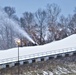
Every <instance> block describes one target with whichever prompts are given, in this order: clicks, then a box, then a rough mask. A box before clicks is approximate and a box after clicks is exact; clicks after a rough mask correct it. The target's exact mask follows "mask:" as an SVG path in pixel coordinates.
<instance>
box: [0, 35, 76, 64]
mask: <svg viewBox="0 0 76 75" xmlns="http://www.w3.org/2000/svg"><path fill="white" fill-rule="evenodd" d="M75 50H76V34H73V35H71V36H69V37H67V38H65V39H62V40H60V41H55V42H52V43H49V44H45V45H41V46H31V47H20V48H19V55H20V58H19V59H20V60H24V59H30V58H36V57H41V56H47V55H53V54H59V53H64V52H70V51H75ZM17 57H18V48H12V49H8V50H0V64H2V63H7V62H14V61H17ZM7 59H8V61H7ZM3 60H4V61H3Z"/></svg>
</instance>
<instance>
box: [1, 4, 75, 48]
mask: <svg viewBox="0 0 76 75" xmlns="http://www.w3.org/2000/svg"><path fill="white" fill-rule="evenodd" d="M3 10H4V11H5V12H6V13H7V14H8V16H9V18H12V19H13V20H15V21H16V22H18V23H19V25H20V27H21V28H22V29H24V30H25V31H26V32H27V33H28V34H29V36H30V37H31V38H32V39H33V40H34V41H35V42H37V43H38V44H39V45H43V44H46V43H50V42H52V41H56V40H61V39H63V38H65V37H68V36H69V35H72V34H75V33H76V8H75V9H74V14H73V15H70V14H69V15H68V16H67V17H65V15H61V9H60V7H59V6H58V5H57V4H47V6H46V8H45V9H41V8H40V9H38V10H37V11H36V12H35V13H32V12H28V11H25V12H24V13H23V14H22V16H21V17H20V18H19V17H17V15H16V10H15V8H14V7H10V6H6V7H4V8H3ZM24 10H25V9H24ZM11 27H12V26H11ZM11 27H10V28H9V27H8V25H7V24H5V27H3V26H2V25H1V24H0V49H9V48H13V47H16V44H15V41H14V38H15V37H18V38H20V39H21V40H23V41H24V42H25V44H26V46H29V45H32V44H31V42H30V41H29V40H27V39H26V38H24V37H22V36H21V35H18V34H16V33H15V32H14V31H13V30H12V29H11Z"/></svg>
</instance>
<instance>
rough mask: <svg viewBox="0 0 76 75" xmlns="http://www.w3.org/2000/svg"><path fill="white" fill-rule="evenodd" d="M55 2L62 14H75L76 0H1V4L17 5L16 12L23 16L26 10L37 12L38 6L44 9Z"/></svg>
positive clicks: (2, 5)
mask: <svg viewBox="0 0 76 75" xmlns="http://www.w3.org/2000/svg"><path fill="white" fill-rule="evenodd" d="M48 3H49V4H52V3H55V4H57V5H58V6H60V8H61V14H64V15H65V16H67V15H68V14H73V10H74V8H75V7H76V0H0V6H1V7H5V6H11V7H15V9H16V14H17V15H18V16H22V13H24V12H25V11H29V12H35V11H36V10H37V9H38V8H42V9H44V8H45V7H46V5H47V4H48Z"/></svg>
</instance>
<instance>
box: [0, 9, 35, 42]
mask: <svg viewBox="0 0 76 75" xmlns="http://www.w3.org/2000/svg"><path fill="white" fill-rule="evenodd" d="M0 25H2V26H4V25H7V26H8V27H12V30H14V31H15V32H16V33H17V34H21V36H23V37H25V38H27V39H28V40H29V41H31V42H32V43H35V42H34V41H33V39H32V38H30V36H29V35H28V34H27V33H26V32H25V31H24V30H23V29H22V28H21V27H20V25H19V24H18V23H17V22H15V21H14V20H12V19H10V18H9V17H8V15H7V14H6V13H5V12H4V11H3V9H2V8H0Z"/></svg>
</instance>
